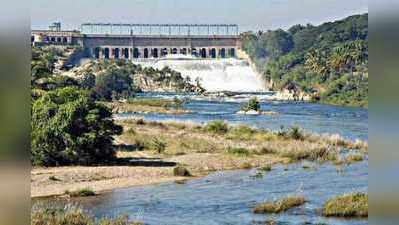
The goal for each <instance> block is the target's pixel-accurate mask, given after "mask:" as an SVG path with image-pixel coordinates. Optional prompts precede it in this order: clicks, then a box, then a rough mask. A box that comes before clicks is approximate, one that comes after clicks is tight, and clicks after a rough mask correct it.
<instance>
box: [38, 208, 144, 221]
mask: <svg viewBox="0 0 399 225" xmlns="http://www.w3.org/2000/svg"><path fill="white" fill-rule="evenodd" d="M61 224H63V225H143V224H144V223H142V222H133V221H129V218H128V216H127V215H123V216H119V217H117V218H115V219H109V218H102V219H95V218H94V217H93V216H91V215H90V214H89V213H88V212H85V211H84V210H83V209H81V208H79V207H76V206H72V205H67V206H65V207H62V208H61V207H46V206H34V207H33V208H32V210H31V225H61Z"/></svg>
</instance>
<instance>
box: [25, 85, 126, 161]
mask: <svg viewBox="0 0 399 225" xmlns="http://www.w3.org/2000/svg"><path fill="white" fill-rule="evenodd" d="M31 114H32V119H31V161H32V163H33V165H42V166H58V165H68V164H80V165H89V164H95V163H102V162H107V161H109V160H112V159H113V158H114V154H115V151H114V146H113V144H112V142H113V135H117V134H121V133H122V127H121V126H119V125H116V124H115V123H114V121H113V120H112V119H111V115H112V113H111V111H110V110H109V109H108V108H107V107H105V106H104V105H102V104H98V103H96V102H95V100H94V99H93V98H92V97H90V95H89V93H88V92H86V91H82V90H79V89H76V88H71V87H67V88H62V89H56V90H54V91H49V92H47V93H45V94H43V95H42V96H41V97H39V98H38V99H37V100H35V101H34V102H33V104H32V111H31Z"/></svg>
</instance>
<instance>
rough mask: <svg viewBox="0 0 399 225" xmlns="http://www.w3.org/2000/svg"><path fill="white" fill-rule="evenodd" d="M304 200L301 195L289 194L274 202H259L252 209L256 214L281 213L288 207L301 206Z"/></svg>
mask: <svg viewBox="0 0 399 225" xmlns="http://www.w3.org/2000/svg"><path fill="white" fill-rule="evenodd" d="M305 202H306V200H305V198H304V197H302V196H291V197H286V198H283V199H281V200H279V201H275V202H264V203H261V204H259V205H257V206H256V207H255V208H254V209H253V212H254V213H257V214H264V213H281V212H284V211H287V210H288V209H291V208H294V207H297V206H301V205H303V204H305Z"/></svg>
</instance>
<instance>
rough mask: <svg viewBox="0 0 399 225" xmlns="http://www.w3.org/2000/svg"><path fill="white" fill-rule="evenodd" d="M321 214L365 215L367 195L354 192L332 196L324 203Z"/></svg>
mask: <svg viewBox="0 0 399 225" xmlns="http://www.w3.org/2000/svg"><path fill="white" fill-rule="evenodd" d="M323 214H324V215H325V216H335V217H367V216H368V195H367V194H364V193H355V194H348V195H343V196H338V197H335V198H332V199H330V200H328V201H327V202H326V203H325V205H324V209H323Z"/></svg>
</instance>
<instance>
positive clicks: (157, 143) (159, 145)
mask: <svg viewBox="0 0 399 225" xmlns="http://www.w3.org/2000/svg"><path fill="white" fill-rule="evenodd" d="M152 146H153V147H154V149H155V150H156V151H157V152H158V153H159V154H161V153H163V152H165V149H166V146H167V143H166V142H165V141H163V140H161V139H159V138H157V137H154V138H153V139H152Z"/></svg>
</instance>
